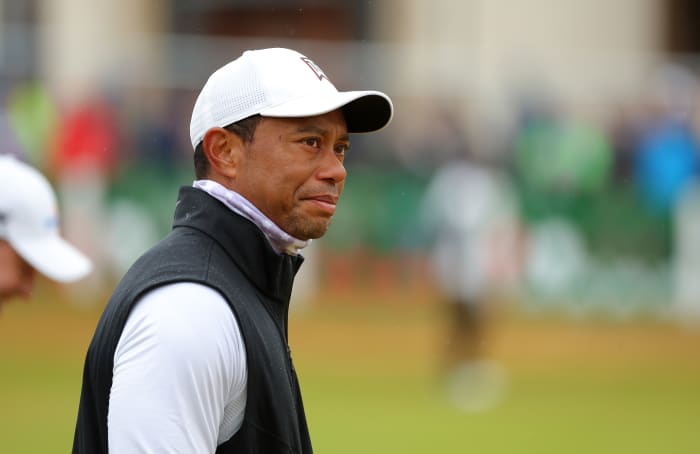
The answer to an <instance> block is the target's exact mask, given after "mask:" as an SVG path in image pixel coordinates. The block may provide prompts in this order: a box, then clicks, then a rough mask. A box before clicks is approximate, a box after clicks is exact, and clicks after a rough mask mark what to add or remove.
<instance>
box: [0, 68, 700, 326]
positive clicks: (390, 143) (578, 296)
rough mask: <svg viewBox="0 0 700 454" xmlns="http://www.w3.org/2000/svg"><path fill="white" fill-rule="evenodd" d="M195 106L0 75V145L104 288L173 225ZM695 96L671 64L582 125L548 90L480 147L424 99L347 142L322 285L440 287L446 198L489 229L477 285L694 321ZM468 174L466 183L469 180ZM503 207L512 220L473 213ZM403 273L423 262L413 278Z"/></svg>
mask: <svg viewBox="0 0 700 454" xmlns="http://www.w3.org/2000/svg"><path fill="white" fill-rule="evenodd" d="M193 99H194V95H193V93H190V92H189V91H187V90H175V89H169V90H166V89H164V88H160V89H156V88H149V89H146V88H135V87H118V88H115V87H105V88H103V89H102V90H95V91H94V92H93V93H92V94H91V95H90V96H88V97H85V98H84V99H82V100H80V101H77V100H75V99H72V100H71V102H70V103H65V102H62V101H61V100H59V99H58V97H56V96H55V95H54V94H53V93H51V92H50V91H49V89H48V88H47V87H46V86H44V85H43V84H42V83H41V81H39V80H34V81H28V80H10V79H3V80H0V131H1V133H0V149H2V152H3V153H12V154H15V155H18V156H20V157H21V158H22V159H25V160H27V161H28V162H30V163H32V164H34V165H35V166H37V167H38V168H39V169H41V170H42V171H43V172H44V173H45V174H46V175H47V176H48V177H49V178H50V179H51V180H52V182H53V183H54V184H55V185H56V187H57V189H58V193H59V200H60V201H61V204H62V206H63V208H64V209H65V214H64V216H63V219H64V223H65V224H66V225H65V226H64V229H65V231H66V235H67V236H68V237H69V238H71V239H72V240H74V241H75V242H76V244H78V246H79V247H80V248H82V250H85V251H86V252H88V254H89V255H90V256H91V258H93V260H95V262H97V263H98V269H100V270H101V273H96V274H95V275H96V277H95V278H94V281H95V282H94V285H95V286H100V285H104V284H105V283H106V282H111V281H112V280H113V279H115V278H116V277H118V276H120V275H121V273H122V272H123V270H124V269H125V267H126V266H127V265H128V264H130V263H131V261H132V260H133V258H134V257H136V256H137V255H138V253H140V252H141V251H143V250H144V249H145V248H146V247H147V246H148V245H150V244H152V243H154V242H155V241H156V240H157V239H158V238H160V237H161V236H163V235H164V234H165V232H167V231H168V230H169V226H170V213H171V207H172V203H174V201H173V200H170V197H171V195H172V194H174V193H176V191H175V190H174V188H176V187H177V186H180V185H182V184H190V183H191V181H192V179H193V175H192V170H191V161H190V160H191V151H190V148H189V143H188V135H187V134H188V121H189V112H190V109H191V104H192V102H193ZM699 100H700V97H699V96H698V81H697V79H696V76H695V74H694V73H693V72H692V71H691V70H690V69H688V68H684V67H680V66H671V65H669V66H667V67H663V68H662V69H661V70H660V71H659V74H658V77H657V78H656V79H655V81H654V83H652V84H650V86H649V89H648V91H647V92H646V93H645V94H644V95H643V96H639V97H637V98H635V99H630V100H624V101H622V102H613V101H611V100H598V101H597V103H598V104H601V105H605V106H606V109H605V112H606V115H605V116H604V117H603V118H600V117H598V118H596V119H591V118H587V117H585V116H583V115H577V114H576V113H574V112H575V110H572V109H570V108H569V106H566V105H564V104H563V103H558V102H556V100H554V99H553V97H550V96H547V95H543V94H542V93H539V94H537V95H527V96H522V97H521V98H519V99H518V100H517V101H516V102H514V103H513V105H512V106H511V109H510V115H511V117H512V118H511V119H510V120H511V121H510V123H509V124H510V127H509V128H502V127H501V128H499V127H494V128H490V129H488V131H486V132H484V131H481V133H482V134H487V135H490V136H493V137H498V138H499V140H498V141H492V142H495V143H498V144H499V146H498V147H497V149H489V150H484V149H480V148H479V145H478V144H479V143H481V142H480V141H479V140H474V131H473V128H474V125H473V124H470V118H471V116H470V115H466V114H465V113H464V111H463V109H460V108H455V106H454V105H453V103H451V102H449V101H446V102H439V101H435V100H424V102H423V103H422V104H421V103H419V105H421V106H422V108H423V109H425V110H424V112H423V115H421V116H420V121H416V118H415V116H414V118H413V119H412V120H411V121H408V117H409V116H411V115H412V114H413V113H414V112H420V111H421V110H420V109H413V108H411V109H408V111H405V109H404V110H403V111H402V104H403V105H412V104H411V103H413V102H414V101H415V100H401V99H398V100H397V112H398V113H397V118H396V122H395V123H396V126H393V127H392V128H390V129H389V130H387V131H383V132H382V133H381V134H379V135H378V136H376V137H375V139H378V140H376V141H374V142H373V145H372V147H371V149H370V148H369V147H368V146H365V145H364V139H363V137H361V136H358V137H356V138H354V140H353V144H352V151H351V154H350V155H349V157H348V159H347V166H348V168H349V170H350V178H349V180H348V183H347V185H346V191H345V194H344V200H343V209H342V210H339V213H338V214H337V215H336V219H335V221H334V222H335V224H334V228H333V229H331V230H330V231H329V235H328V236H327V237H326V238H324V239H323V240H322V241H321V242H320V244H319V245H318V246H317V248H319V249H320V248H322V249H323V251H324V257H325V260H327V263H326V264H325V265H324V266H321V267H319V270H325V271H319V272H325V273H327V276H325V277H327V278H329V279H326V281H327V282H329V285H343V282H344V281H345V283H346V284H347V283H348V282H347V281H348V279H350V278H349V277H348V275H347V273H348V269H350V270H352V271H353V272H352V273H351V275H352V276H353V278H352V279H355V284H357V283H358V282H360V281H359V279H361V278H360V277H358V276H363V273H364V274H367V272H366V270H367V269H373V270H374V271H372V272H370V274H372V276H365V278H367V279H375V280H377V279H386V280H388V281H389V282H390V284H391V283H392V282H393V283H394V284H397V285H399V286H400V285H401V280H403V281H411V282H415V281H417V280H426V279H428V280H430V279H432V277H431V276H430V275H426V269H428V267H425V266H423V265H421V264H422V263H423V262H424V261H425V262H426V263H429V259H430V257H432V256H433V255H434V254H435V252H434V250H433V246H435V247H438V246H437V242H436V241H435V239H436V237H439V236H440V235H442V236H443V239H444V238H445V236H444V235H445V234H444V232H443V233H436V232H439V231H438V230H435V225H434V224H435V222H434V221H435V219H436V216H437V215H436V214H435V213H432V214H427V215H426V213H431V210H434V209H435V207H436V204H435V202H434V200H436V195H435V192H436V191H437V189H435V187H436V186H442V189H441V190H443V189H447V190H446V192H444V193H441V194H440V195H439V196H437V200H441V201H442V202H443V203H445V204H446V211H447V212H448V213H450V212H452V214H453V215H454V214H457V215H458V216H456V218H459V219H458V222H462V223H467V224H468V223H469V222H473V223H478V222H479V221H478V218H479V216H483V217H484V218H485V219H486V220H485V221H483V222H484V223H485V224H483V225H488V226H489V227H488V228H485V229H484V228H483V226H481V227H478V228H477V227H474V228H472V230H473V231H476V230H479V229H482V230H484V231H486V232H488V234H484V233H483V232H482V233H480V234H478V235H477V237H478V239H476V240H470V241H472V242H473V244H474V246H472V247H471V249H473V250H478V251H481V252H478V253H477V254H475V255H473V256H472V258H471V259H470V260H472V262H479V261H485V262H488V263H482V264H481V265H479V266H480V267H482V268H483V269H480V271H478V273H482V274H483V276H482V277H481V278H480V279H485V281H488V282H489V285H491V284H493V285H494V286H495V288H497V289H500V290H507V292H508V293H509V294H510V295H517V298H518V299H519V301H522V303H523V307H526V308H529V309H532V310H536V311H538V310H546V309H556V310H562V309H563V310H566V311H568V312H573V313H587V312H590V311H593V312H600V311H603V312H605V313H608V314H616V315H625V314H630V313H639V312H653V313H659V311H662V312H666V311H668V310H677V309H680V310H682V311H683V313H688V311H690V313H693V314H695V315H696V316H697V315H698V313H700V309H698V308H697V307H696V305H697V301H698V300H700V298H699V297H700V288H698V284H696V283H695V279H694V277H693V276H694V275H695V273H697V271H698V270H700V254H699V253H697V252H696V251H695V250H694V249H696V248H698V247H699V246H698V244H700V241H696V237H697V236H698V235H700V234H699V233H698V232H700V195H699V194H700V192H699V191H700V190H699V189H698V184H697V182H698V172H699V170H700V155H699V150H698V137H699V132H700V121H698V118H699V116H698V102H699ZM409 101H410V102H409ZM402 125H403V126H402ZM406 125H409V126H406ZM470 128H471V129H470ZM409 129H410V130H409ZM377 143H380V144H381V145H380V146H377V145H376V144H377ZM457 162H460V163H462V164H459V166H464V168H465V169H466V168H468V167H470V168H471V169H472V170H471V172H472V173H469V172H470V171H467V172H466V173H464V174H463V175H461V176H460V174H458V173H456V171H455V169H456V168H457V167H459V166H458V165H457V164H456V163H457ZM444 169H448V170H450V169H451V171H452V176H451V177H449V178H452V179H453V182H452V183H448V184H445V183H444V176H443V173H444V172H443V170H444ZM474 169H477V170H476V171H474ZM475 172H476V173H475ZM477 173H478V175H481V176H476V177H475V176H473V175H476V174H477ZM470 175H472V176H470ZM484 175H485V176H484ZM482 177H483V178H482ZM463 179H468V180H470V181H471V183H465V184H461V183H460V182H462V180H463ZM439 180H442V181H443V182H441V183H440V182H439ZM455 182H456V183H455ZM479 182H485V183H484V184H483V185H481V184H480V183H479ZM460 191H462V192H464V194H461V193H460ZM480 191H483V192H488V193H489V194H487V195H483V194H482V195H483V197H482V195H479V193H480ZM492 192H493V193H498V195H497V196H496V195H494V194H491V193H492ZM494 197H497V198H498V200H499V201H501V202H497V203H502V205H503V206H504V207H506V208H503V209H502V210H497V209H492V210H480V209H479V208H478V204H479V203H483V204H486V205H493V204H494V203H495V202H493V200H494ZM431 200H432V202H431ZM426 206H427V208H426ZM499 206H500V205H499ZM508 210H510V211H508ZM506 212H508V213H507V214H504V213H506ZM496 215H498V216H501V217H503V219H507V220H508V228H507V229H506V230H507V232H510V233H508V235H511V236H509V237H508V239H507V240H504V238H503V235H504V233H503V232H504V231H506V230H503V229H501V228H500V227H499V228H494V227H493V219H492V217H493V216H496ZM469 216H471V217H472V218H473V219H471V220H469V219H467V218H469ZM453 217H455V216H453ZM431 219H432V222H431ZM504 222H505V221H504ZM489 223H490V224H489ZM474 225H476V224H474ZM443 226H444V224H443ZM467 230H469V229H467ZM472 233H473V232H472ZM499 235H500V237H499ZM482 242H484V243H483V244H482ZM504 245H508V247H504ZM440 247H442V248H443V249H445V247H446V246H445V245H444V244H443V245H442V246H440ZM447 249H449V247H448V248H447ZM484 251H486V252H484ZM407 258H410V259H411V260H407ZM423 259H425V260H423ZM353 260H354V261H353ZM368 261H369V262H372V263H373V264H374V266H375V268H371V267H370V268H368V267H367V266H365V265H366V263H367V262H368ZM410 263H413V264H417V265H416V266H414V267H413V268H410V269H408V270H407V269H406V267H407V266H408V265H407V264H410ZM353 267H354V268H353ZM448 268H449V267H448ZM432 269H433V271H437V270H439V267H435V268H432ZM333 273H335V274H333ZM350 284H352V283H350Z"/></svg>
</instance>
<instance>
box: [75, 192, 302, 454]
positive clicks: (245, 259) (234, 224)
mask: <svg viewBox="0 0 700 454" xmlns="http://www.w3.org/2000/svg"><path fill="white" fill-rule="evenodd" d="M302 260H303V259H302V258H301V256H297V257H292V256H288V255H284V254H282V255H280V254H277V253H275V251H274V250H273V249H272V248H271V247H270V245H269V243H268V241H267V239H266V238H265V237H264V235H263V234H262V232H261V231H260V230H259V229H258V228H257V227H256V226H255V225H254V224H252V223H251V222H249V221H248V220H246V219H244V218H242V217H240V216H238V215H236V214H235V213H233V212H232V211H231V210H229V209H228V208H227V207H225V206H224V205H223V204H222V203H220V202H219V201H218V200H216V199H214V198H213V197H211V196H209V195H208V194H206V193H205V192H203V191H200V190H198V189H194V188H190V187H183V188H182V189H181V190H180V195H179V198H178V201H177V207H176V210H175V221H174V223H173V230H172V232H171V233H170V234H169V235H168V236H167V237H166V238H165V239H164V240H162V241H161V242H160V243H158V244H157V245H156V246H155V247H154V248H152V249H151V250H150V251H148V252H147V253H145V254H144V255H143V256H142V257H141V258H139V260H137V261H136V263H134V265H133V266H132V267H131V269H130V270H129V271H128V272H127V273H126V275H125V276H124V278H123V279H122V281H121V282H120V283H119V285H118V286H117V289H116V290H115V292H114V294H113V295H112V298H111V299H110V301H109V303H108V304H107V307H106V308H105V311H104V313H103V314H102V317H101V319H100V321H99V323H98V325H97V329H96V331H95V335H94V337H93V339H92V342H91V343H90V347H89V349H88V352H87V357H86V360H85V368H84V371H83V387H82V391H81V396H80V408H79V412H78V422H77V425H76V430H75V439H74V442H73V453H81V454H99V453H106V452H107V410H108V404H109V392H110V389H111V386H112V369H113V366H114V352H115V349H116V346H117V342H118V341H119V338H120V336H121V332H122V330H123V329H124V324H125V323H126V320H127V317H128V315H129V312H130V311H131V309H132V308H133V307H134V304H135V303H136V302H137V301H138V300H139V298H140V297H141V296H142V295H143V294H144V293H146V292H148V291H149V290H152V289H154V288H155V287H158V286H161V285H165V284H169V283H173V282H197V283H201V284H204V285H207V286H209V287H212V288H214V289H216V290H217V291H219V292H220V293H221V294H222V295H223V296H224V297H225V298H226V300H227V301H228V304H229V306H230V307H231V310H233V312H234V314H235V316H236V319H237V321H238V324H239V326H240V330H241V334H242V335H243V340H244V342H245V348H246V358H247V363H248V390H247V401H246V408H245V416H244V419H243V425H242V426H241V428H240V429H239V430H238V432H236V434H235V435H234V436H233V437H232V438H231V439H230V440H228V441H227V442H225V443H224V444H222V445H220V446H219V447H218V448H217V450H216V452H217V453H259V454H274V453H298V454H305V453H310V452H312V450H311V441H310V439H309V433H308V428H307V425H306V417H305V415H304V408H303V404H302V400H301V394H300V391H299V384H298V381H297V376H296V372H295V371H294V366H293V365H292V359H291V356H290V352H289V347H288V344H287V313H288V308H289V298H290V295H291V290H292V283H293V279H294V275H295V274H296V272H297V270H298V269H299V266H300V265H301V262H302ZM192 304H197V302H196V301H192Z"/></svg>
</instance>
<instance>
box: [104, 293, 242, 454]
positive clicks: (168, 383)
mask: <svg viewBox="0 0 700 454" xmlns="http://www.w3.org/2000/svg"><path fill="white" fill-rule="evenodd" d="M193 302H196V304H193ZM246 385H247V365H246V354H245V346H244V343H243V338H242V336H241V333H240V330H239V327H238V323H237V322H236V320H235V317H234V314H233V312H232V311H231V309H230V308H229V306H228V304H227V303H226V300H225V299H224V298H223V297H222V296H221V295H220V294H219V293H218V292H217V291H215V290H213V289H212V288H210V287H207V286H204V285H200V284H196V283H186V282H183V283H175V284H169V285H166V286H163V287H160V288H158V289H155V290H153V291H151V292H149V293H148V294H146V295H145V296H144V297H143V298H142V299H141V300H140V301H139V302H137V304H136V305H135V307H134V309H133V310H132V312H131V314H130V315H129V318H128V319H127V322H126V326H125V327H124V330H123V332H122V335H121V338H120V340H119V343H118V344H117V349H116V352H115V354H114V375H113V382H112V389H111V392H110V398H109V413H108V417H107V430H108V435H107V436H108V443H109V451H110V452H115V453H130V454H140V453H144V454H145V453H165V452H167V453H183V454H185V453H187V454H196V453H213V452H214V451H215V450H216V447H217V446H218V445H219V444H221V443H223V442H225V441H226V440H228V439H229V438H230V437H231V436H232V435H233V434H234V433H235V432H236V431H237V430H238V429H239V428H240V426H241V423H242V421H243V413H244V410H245V403H246Z"/></svg>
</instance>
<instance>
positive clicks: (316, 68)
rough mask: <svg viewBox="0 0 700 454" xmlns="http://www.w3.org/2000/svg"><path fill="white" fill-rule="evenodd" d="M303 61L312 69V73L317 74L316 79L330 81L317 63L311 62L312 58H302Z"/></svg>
mask: <svg viewBox="0 0 700 454" xmlns="http://www.w3.org/2000/svg"><path fill="white" fill-rule="evenodd" d="M301 61H303V62H304V63H306V64H307V65H308V66H309V68H311V71H313V72H314V74H316V77H318V80H323V79H326V80H328V77H326V75H325V74H324V73H323V70H322V69H321V68H320V67H319V66H318V65H317V64H316V63H314V62H313V61H311V59H310V58H306V57H301ZM329 82H330V81H329Z"/></svg>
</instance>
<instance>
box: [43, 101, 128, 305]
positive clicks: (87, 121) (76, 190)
mask: <svg viewBox="0 0 700 454" xmlns="http://www.w3.org/2000/svg"><path fill="white" fill-rule="evenodd" d="M118 137H119V135H118V125H117V122H116V117H115V114H114V112H113V111H112V107H111V106H110V105H109V103H108V102H107V101H106V100H105V99H103V98H102V97H101V96H99V95H95V96H94V97H92V98H90V99H87V100H86V101H84V102H83V103H80V104H77V105H76V106H75V107H71V108H70V109H69V110H68V111H67V113H66V114H65V115H64V116H63V118H62V119H61V122H60V125H59V128H58V130H57V135H56V142H55V146H54V149H53V152H54V154H53V156H52V160H51V164H52V165H51V169H52V170H53V172H54V174H55V175H56V178H57V180H58V190H59V193H60V195H61V199H62V200H63V204H64V210H65V214H66V221H67V222H66V236H67V237H68V238H69V239H71V240H72V241H74V242H76V244H77V245H78V246H79V247H81V248H82V249H83V250H85V251H86V252H87V253H89V254H90V255H91V256H92V257H93V258H94V259H95V260H96V261H97V262H98V263H99V264H100V265H104V264H105V263H107V262H108V261H109V259H110V256H111V253H110V251H109V250H108V249H107V245H106V242H105V241H104V238H105V234H106V233H107V232H109V225H108V224H107V223H106V219H107V215H106V210H105V208H106V191H107V188H108V185H109V180H110V177H111V175H113V173H114V171H115V167H116V164H117V150H118V146H119V141H118ZM98 269H99V270H100V273H93V274H92V275H91V284H92V287H89V286H87V285H85V286H82V287H81V289H84V290H87V291H88V292H89V291H90V290H92V291H99V289H100V288H101V285H102V283H103V282H102V281H103V279H104V278H105V276H103V275H102V272H103V271H104V267H103V266H100V267H98Z"/></svg>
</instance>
